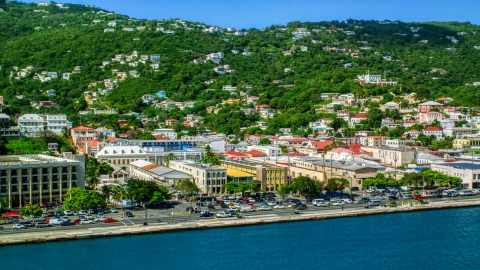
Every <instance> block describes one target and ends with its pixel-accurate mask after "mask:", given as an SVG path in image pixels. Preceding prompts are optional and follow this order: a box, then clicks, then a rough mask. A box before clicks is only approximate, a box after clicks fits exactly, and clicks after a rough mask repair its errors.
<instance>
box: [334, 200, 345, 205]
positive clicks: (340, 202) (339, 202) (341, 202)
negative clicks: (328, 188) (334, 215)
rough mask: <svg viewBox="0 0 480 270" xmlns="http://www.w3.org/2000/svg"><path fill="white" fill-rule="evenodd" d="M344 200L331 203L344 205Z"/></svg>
mask: <svg viewBox="0 0 480 270" xmlns="http://www.w3.org/2000/svg"><path fill="white" fill-rule="evenodd" d="M344 204H345V202H344V201H336V202H334V203H333V205H344Z"/></svg>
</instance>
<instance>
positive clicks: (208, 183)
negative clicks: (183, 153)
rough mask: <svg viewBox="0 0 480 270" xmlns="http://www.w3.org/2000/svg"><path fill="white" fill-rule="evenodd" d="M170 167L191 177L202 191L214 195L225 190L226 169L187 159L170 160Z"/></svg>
mask: <svg viewBox="0 0 480 270" xmlns="http://www.w3.org/2000/svg"><path fill="white" fill-rule="evenodd" d="M169 166H170V168H172V169H175V170H177V171H181V172H184V173H188V174H189V175H191V176H192V177H193V181H194V182H195V184H197V186H198V188H199V189H200V191H201V192H202V193H206V194H208V195H215V194H220V193H224V192H225V188H224V187H223V185H224V184H226V183H227V169H225V168H224V167H220V166H213V165H210V164H200V163H195V162H192V161H188V160H172V161H170V164H169Z"/></svg>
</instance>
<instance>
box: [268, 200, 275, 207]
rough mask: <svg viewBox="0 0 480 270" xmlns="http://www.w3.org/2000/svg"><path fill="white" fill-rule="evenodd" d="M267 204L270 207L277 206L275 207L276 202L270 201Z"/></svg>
mask: <svg viewBox="0 0 480 270" xmlns="http://www.w3.org/2000/svg"><path fill="white" fill-rule="evenodd" d="M267 204H268V205H270V206H275V205H277V202H276V201H268V202H267Z"/></svg>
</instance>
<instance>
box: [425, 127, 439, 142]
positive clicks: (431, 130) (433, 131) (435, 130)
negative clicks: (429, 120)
mask: <svg viewBox="0 0 480 270" xmlns="http://www.w3.org/2000/svg"><path fill="white" fill-rule="evenodd" d="M423 134H424V135H425V136H432V135H434V136H435V137H437V140H443V132H442V130H441V129H440V128H438V127H427V128H425V129H424V130H423Z"/></svg>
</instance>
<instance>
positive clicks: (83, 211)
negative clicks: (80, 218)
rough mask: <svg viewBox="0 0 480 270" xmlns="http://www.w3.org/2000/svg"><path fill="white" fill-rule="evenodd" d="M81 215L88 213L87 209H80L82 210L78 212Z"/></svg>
mask: <svg viewBox="0 0 480 270" xmlns="http://www.w3.org/2000/svg"><path fill="white" fill-rule="evenodd" d="M78 214H79V215H86V214H87V211H85V210H80V212H78Z"/></svg>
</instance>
